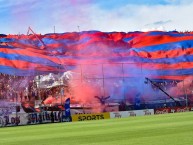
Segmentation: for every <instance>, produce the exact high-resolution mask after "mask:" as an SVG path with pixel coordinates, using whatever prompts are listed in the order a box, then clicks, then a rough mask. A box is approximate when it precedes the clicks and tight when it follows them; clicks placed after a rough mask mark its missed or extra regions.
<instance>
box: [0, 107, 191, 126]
mask: <svg viewBox="0 0 193 145" xmlns="http://www.w3.org/2000/svg"><path fill="white" fill-rule="evenodd" d="M188 111H193V107H168V108H159V109H155V110H154V109H145V110H133V111H116V112H105V113H89V114H74V115H72V116H71V117H70V118H69V117H68V118H66V117H65V116H64V114H65V113H64V112H61V111H54V112H53V116H54V121H53V122H71V121H88V120H103V119H111V118H126V117H135V116H147V115H154V114H167V113H177V112H188ZM51 122H52V120H51V111H45V112H41V113H17V114H9V115H8V114H6V115H4V116H0V127H4V126H19V125H30V124H41V123H51Z"/></svg>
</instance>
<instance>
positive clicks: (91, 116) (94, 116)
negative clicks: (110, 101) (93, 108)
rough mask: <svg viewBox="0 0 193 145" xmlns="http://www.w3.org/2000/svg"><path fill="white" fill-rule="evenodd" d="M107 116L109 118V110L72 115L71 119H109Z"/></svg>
mask: <svg viewBox="0 0 193 145" xmlns="http://www.w3.org/2000/svg"><path fill="white" fill-rule="evenodd" d="M109 118H110V114H109V112H106V113H93V114H76V115H72V121H87V120H102V119H109Z"/></svg>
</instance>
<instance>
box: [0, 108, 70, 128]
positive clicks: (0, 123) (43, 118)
mask: <svg viewBox="0 0 193 145" xmlns="http://www.w3.org/2000/svg"><path fill="white" fill-rule="evenodd" d="M50 122H52V118H51V111H46V112H41V113H17V114H9V115H4V116H0V127H4V126H17V125H28V124H41V123H50ZM53 122H71V118H70V117H66V116H65V111H64V112H62V111H53Z"/></svg>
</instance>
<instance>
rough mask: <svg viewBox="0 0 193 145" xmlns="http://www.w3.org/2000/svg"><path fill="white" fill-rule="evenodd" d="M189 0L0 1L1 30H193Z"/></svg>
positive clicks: (17, 31)
mask: <svg viewBox="0 0 193 145" xmlns="http://www.w3.org/2000/svg"><path fill="white" fill-rule="evenodd" d="M192 15H193V1H192V0H0V33H5V34H10V33H12V34H18V33H23V34H26V32H27V28H28V27H29V26H30V27H32V29H33V30H34V31H35V32H37V33H43V34H44V33H50V32H53V28H54V26H55V28H56V32H58V33H63V32H72V31H78V27H77V26H79V28H80V30H81V31H89V30H99V31H106V32H110V31H124V32H128V31H140V30H143V31H146V30H154V29H159V30H175V29H176V30H179V31H184V30H193V29H192V28H193V23H192V19H193V18H192Z"/></svg>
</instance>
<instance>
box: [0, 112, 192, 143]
mask: <svg viewBox="0 0 193 145" xmlns="http://www.w3.org/2000/svg"><path fill="white" fill-rule="evenodd" d="M192 144H193V112H188V113H176V114H166V115H155V116H143V117H130V118H122V119H107V120H100V121H85V122H72V123H55V124H43V125H31V126H19V127H6V128H0V145H192Z"/></svg>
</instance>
